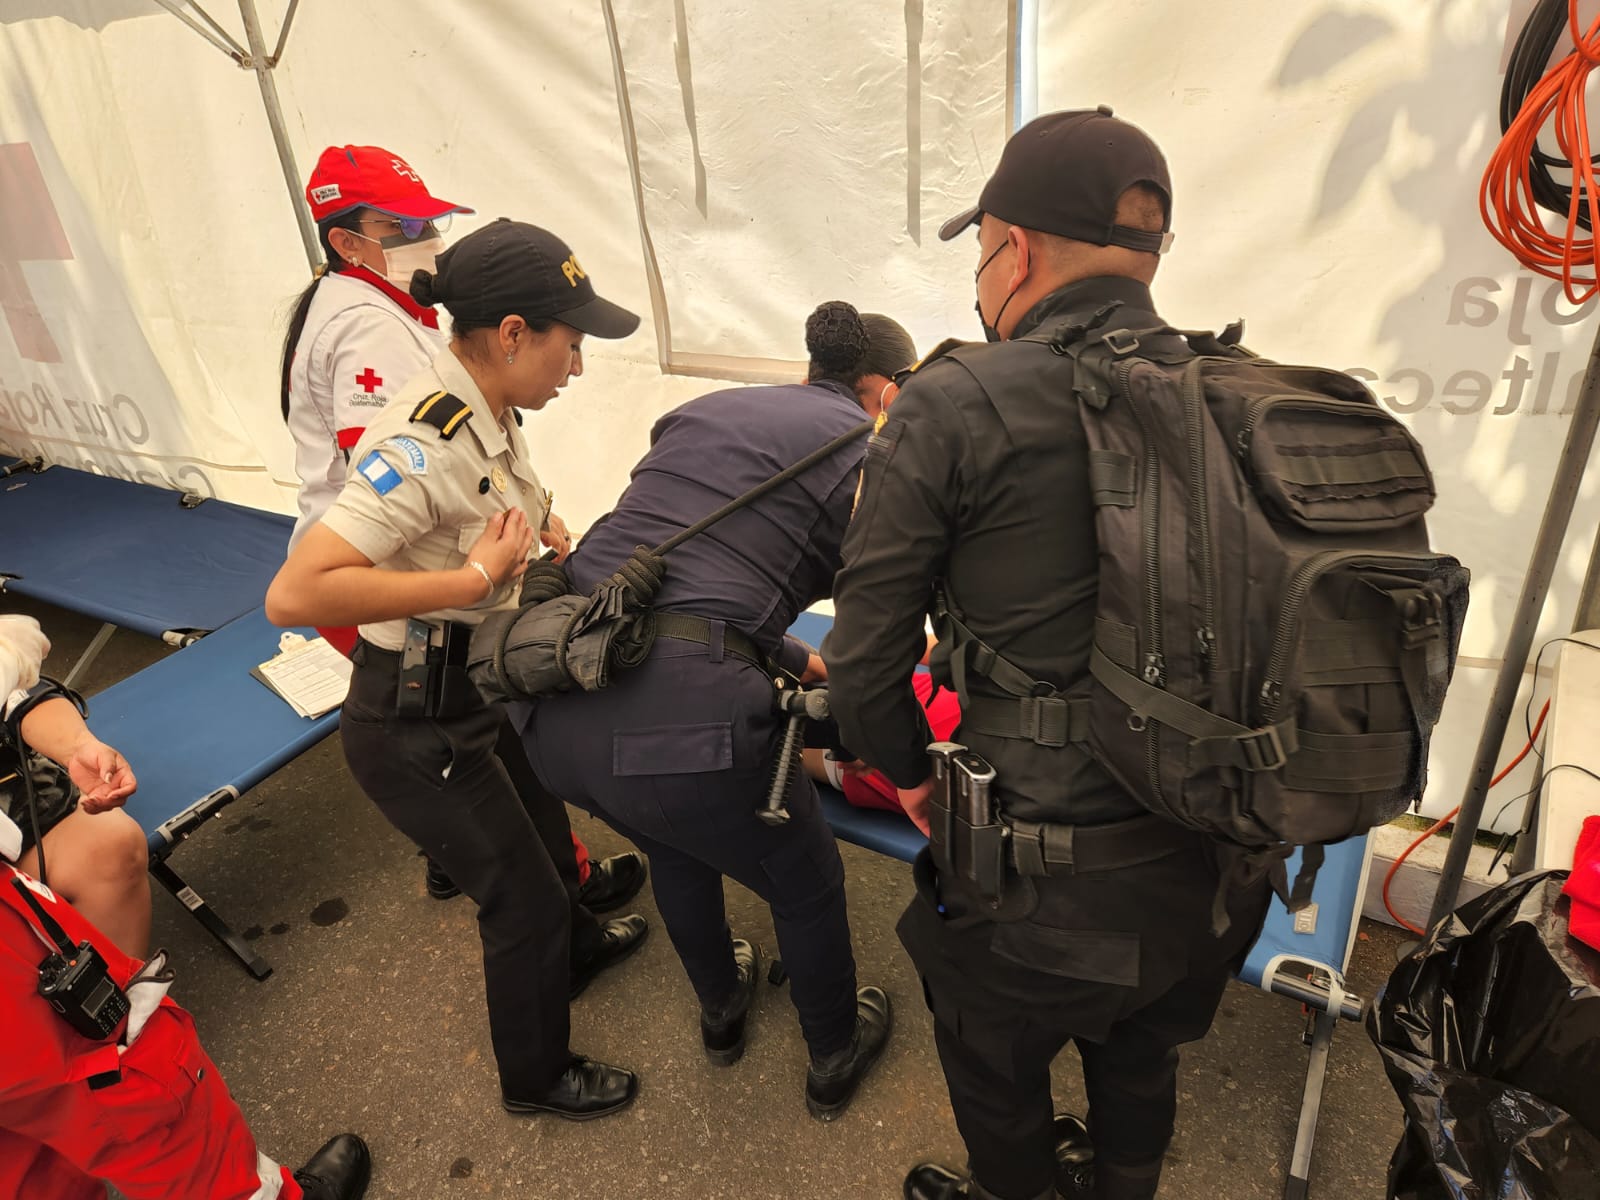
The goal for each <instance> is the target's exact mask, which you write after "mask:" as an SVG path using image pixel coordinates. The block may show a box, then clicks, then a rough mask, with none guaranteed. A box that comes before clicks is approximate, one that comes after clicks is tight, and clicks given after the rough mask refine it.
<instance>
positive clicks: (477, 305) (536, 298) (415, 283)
mask: <svg viewBox="0 0 1600 1200" xmlns="http://www.w3.org/2000/svg"><path fill="white" fill-rule="evenodd" d="M411 295H412V298H413V299H415V300H416V301H417V303H419V304H443V305H444V306H445V308H447V309H448V310H449V311H450V315H451V316H454V317H458V318H460V319H461V320H464V321H472V322H481V323H485V324H493V323H496V322H499V321H501V320H504V319H505V318H506V317H510V316H518V317H521V318H522V319H523V320H524V321H528V322H533V321H538V320H554V321H560V322H562V323H563V324H565V325H570V326H572V328H574V329H576V330H578V331H579V332H580V333H586V334H589V335H590V336H592V337H599V338H625V337H627V336H628V335H629V334H631V333H632V332H633V331H634V330H635V329H637V328H639V318H638V316H636V315H635V314H634V313H631V312H629V311H628V310H627V309H625V308H623V307H622V306H621V305H618V304H613V303H612V302H611V301H609V300H606V299H603V298H602V297H600V296H598V295H596V294H595V290H594V284H592V283H591V282H590V281H589V276H588V274H587V272H585V271H584V269H583V268H582V267H581V266H580V265H579V264H578V259H577V256H576V255H575V254H573V252H572V249H571V247H569V246H568V245H567V244H566V243H565V242H563V241H562V240H561V239H560V238H558V237H557V236H556V235H555V234H553V233H551V232H550V231H549V230H547V229H540V228H539V227H538V226H537V225H528V224H525V223H524V222H522V221H513V220H510V219H509V218H507V217H501V218H500V219H499V220H497V221H494V222H492V223H491V224H489V225H485V226H484V227H483V228H482V229H479V230H475V231H474V232H472V233H470V234H468V235H467V236H466V237H464V238H462V239H461V240H460V241H458V242H456V243H455V244H454V245H452V246H451V247H450V248H449V249H448V250H446V251H445V252H444V253H443V254H441V255H439V259H438V263H437V265H436V267H435V270H434V271H433V272H432V273H431V274H430V273H429V272H427V271H418V272H417V273H416V274H415V275H413V276H412V277H411Z"/></svg>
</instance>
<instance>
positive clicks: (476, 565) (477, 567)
mask: <svg viewBox="0 0 1600 1200" xmlns="http://www.w3.org/2000/svg"><path fill="white" fill-rule="evenodd" d="M467 566H469V567H471V568H472V569H473V570H474V571H476V572H477V573H478V574H479V575H482V576H483V581H484V582H485V583H487V584H488V585H489V590H488V591H487V592H485V593H484V594H483V598H484V599H485V600H487V599H488V598H489V597H490V596H492V595H494V594H495V592H496V591H497V590H498V589H499V586H500V585H499V584H497V583H495V581H494V576H493V575H491V574H489V568H488V567H486V566H484V565H483V564H482V563H481V562H479V561H478V560H477V559H475V558H469V559H467Z"/></svg>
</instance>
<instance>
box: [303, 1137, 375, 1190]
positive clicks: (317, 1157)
mask: <svg viewBox="0 0 1600 1200" xmlns="http://www.w3.org/2000/svg"><path fill="white" fill-rule="evenodd" d="M371 1178H372V1154H371V1153H370V1152H369V1151H368V1150H367V1144H366V1143H365V1142H363V1141H362V1140H361V1139H360V1138H359V1137H358V1136H357V1135H355V1134H353V1133H341V1134H340V1135H339V1136H338V1137H335V1138H331V1139H330V1140H329V1141H328V1143H327V1145H325V1146H323V1147H322V1149H321V1150H318V1151H317V1152H316V1153H315V1154H313V1155H312V1156H311V1160H310V1161H309V1162H307V1163H306V1165H305V1166H303V1167H301V1168H300V1169H299V1170H298V1171H296V1172H295V1173H294V1181H295V1182H296V1183H298V1184H299V1185H300V1188H301V1190H302V1191H303V1192H305V1194H306V1200H361V1197H362V1196H364V1195H366V1194H367V1181H368V1180H369V1179H371Z"/></svg>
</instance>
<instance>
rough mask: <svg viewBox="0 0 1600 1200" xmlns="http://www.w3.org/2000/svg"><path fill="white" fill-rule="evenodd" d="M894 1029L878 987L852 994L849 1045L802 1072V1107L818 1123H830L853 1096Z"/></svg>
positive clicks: (889, 1008) (886, 1000) (890, 1011)
mask: <svg viewBox="0 0 1600 1200" xmlns="http://www.w3.org/2000/svg"><path fill="white" fill-rule="evenodd" d="M893 1028H894V1009H893V1007H892V1006H891V1005H890V1003H889V996H888V993H886V992H885V991H884V990H883V989H882V988H877V987H864V988H860V989H858V990H857V992H856V1029H855V1034H854V1036H852V1037H851V1039H850V1044H849V1045H848V1046H846V1047H845V1048H844V1049H843V1050H840V1051H838V1052H836V1053H834V1054H830V1055H828V1056H827V1057H826V1058H822V1059H817V1058H813V1059H812V1060H811V1068H810V1070H808V1071H807V1072H806V1108H807V1109H809V1110H810V1112H811V1115H812V1116H813V1117H816V1118H817V1120H819V1121H831V1120H833V1119H834V1118H835V1117H837V1116H838V1115H839V1114H840V1113H842V1112H844V1110H845V1108H846V1106H848V1105H849V1103H850V1101H851V1100H852V1099H853V1098H854V1096H855V1094H856V1089H857V1088H859V1087H860V1086H861V1081H862V1080H863V1079H865V1078H866V1077H867V1072H868V1071H870V1070H872V1064H873V1063H875V1062H877V1061H878V1058H879V1056H880V1055H882V1053H883V1048H884V1046H886V1045H888V1043H889V1031H890V1030H891V1029H893Z"/></svg>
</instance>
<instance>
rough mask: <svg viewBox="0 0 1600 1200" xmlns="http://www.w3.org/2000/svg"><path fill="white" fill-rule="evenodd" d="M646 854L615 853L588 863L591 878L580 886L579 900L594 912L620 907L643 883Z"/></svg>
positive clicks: (635, 894)
mask: <svg viewBox="0 0 1600 1200" xmlns="http://www.w3.org/2000/svg"><path fill="white" fill-rule="evenodd" d="M648 873H649V872H648V871H647V870H646V869H645V865H644V855H642V854H636V853H632V852H630V853H627V854H613V855H612V856H611V857H610V858H602V859H601V860H600V861H599V862H594V861H593V860H591V861H590V863H589V878H587V879H585V880H584V881H583V883H581V884H580V885H579V886H578V903H579V904H581V905H583V906H584V907H585V908H587V909H588V910H589V911H590V912H593V913H603V912H611V911H612V910H613V909H617V908H621V907H622V906H623V905H624V904H626V903H627V902H628V901H629V900H632V899H633V898H634V897H635V896H637V895H638V894H639V889H640V888H642V887H643V886H644V881H645V876H646V875H647V874H648Z"/></svg>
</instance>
